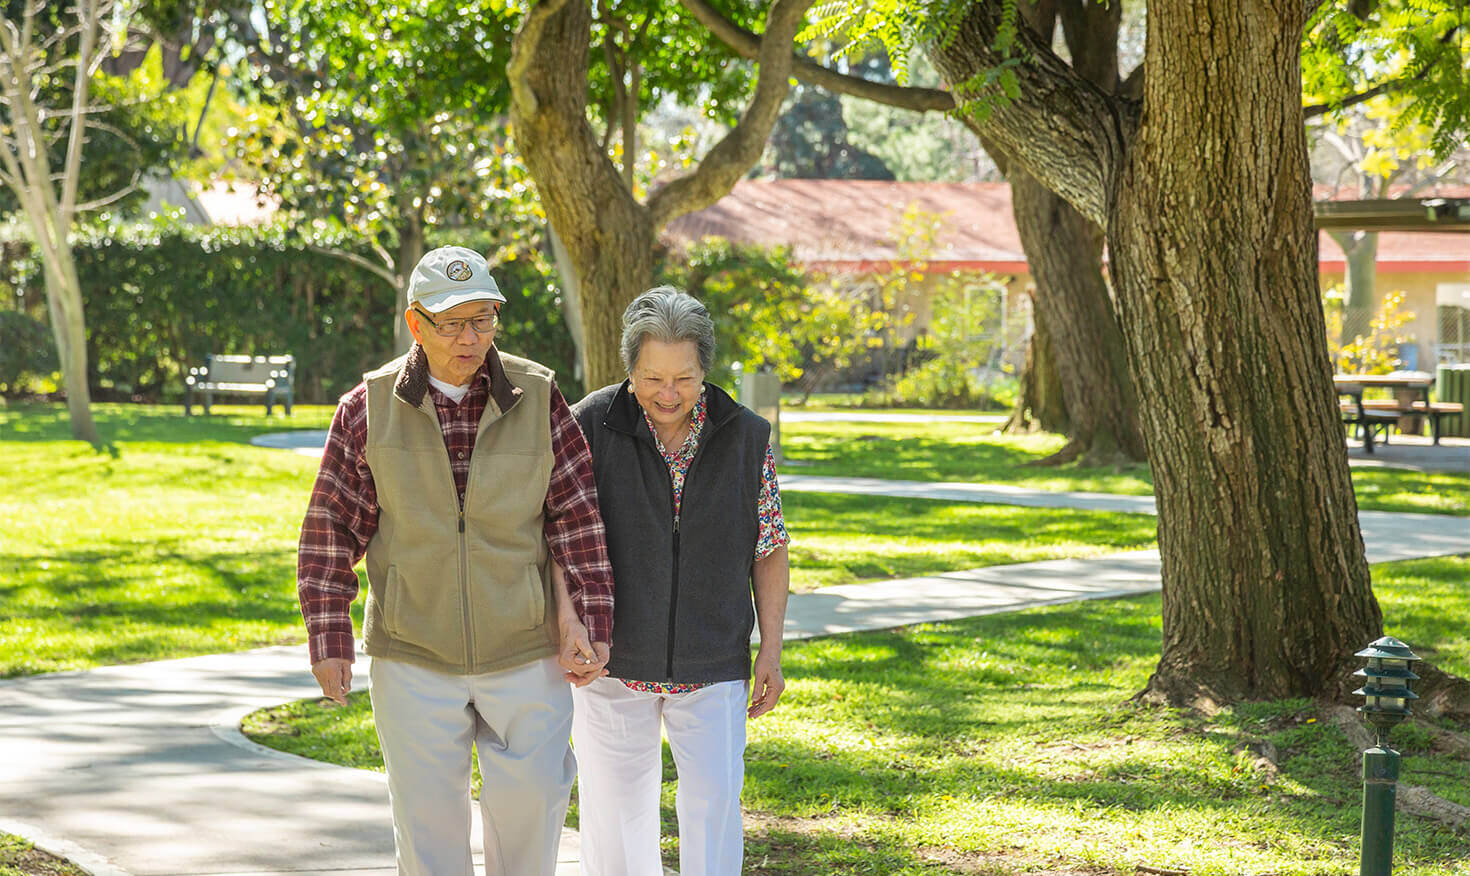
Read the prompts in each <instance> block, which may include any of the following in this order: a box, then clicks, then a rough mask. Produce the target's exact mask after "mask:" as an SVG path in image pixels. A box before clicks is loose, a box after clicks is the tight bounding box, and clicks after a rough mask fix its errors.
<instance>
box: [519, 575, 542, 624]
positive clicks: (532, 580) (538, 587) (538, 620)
mask: <svg viewBox="0 0 1470 876" xmlns="http://www.w3.org/2000/svg"><path fill="white" fill-rule="evenodd" d="M524 587H525V591H524V592H525V594H526V596H527V597H528V600H527V609H528V611H527V614H526V626H525V629H528V630H534V629H535V628H537V627H539V626H541V624H542V623H543V622H544V621H545V620H546V590H545V587H544V586H543V585H542V583H541V570H540V569H538V568H537V567H535V566H527V567H526V576H525V585H524Z"/></svg>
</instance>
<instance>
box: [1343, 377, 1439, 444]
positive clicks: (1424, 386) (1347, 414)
mask: <svg viewBox="0 0 1470 876" xmlns="http://www.w3.org/2000/svg"><path fill="white" fill-rule="evenodd" d="M1332 384H1333V386H1334V387H1335V388H1336V389H1337V394H1338V407H1339V410H1340V411H1341V413H1342V419H1343V422H1344V423H1347V424H1349V425H1354V426H1357V427H1358V434H1359V435H1360V436H1361V437H1362V440H1363V450H1364V452H1366V453H1372V452H1373V441H1374V438H1375V437H1377V436H1378V435H1380V434H1381V435H1382V436H1383V439H1382V440H1383V443H1384V444H1387V443H1388V430H1389V429H1391V428H1394V427H1398V428H1399V430H1400V431H1403V427H1404V424H1405V421H1406V420H1409V419H1410V418H1419V417H1423V418H1424V419H1427V420H1428V421H1429V431H1430V434H1431V435H1432V436H1433V439H1434V443H1435V444H1439V433H1440V427H1441V422H1440V421H1441V420H1443V419H1444V418H1445V417H1450V416H1455V415H1458V414H1461V413H1463V412H1464V410H1465V406H1464V405H1463V404H1461V403H1459V402H1436V401H1433V400H1432V399H1431V398H1430V395H1429V391H1430V389H1431V387H1433V386H1434V377H1433V375H1430V374H1427V373H1425V372H1422V371H1408V372H1397V373H1394V374H1335V375H1333V377H1332ZM1370 387H1382V388H1388V389H1392V390H1394V395H1395V397H1394V398H1392V399H1367V400H1364V398H1363V391H1364V390H1365V389H1368V388H1370ZM1418 428H1419V427H1418V426H1417V425H1415V426H1414V430H1415V432H1414V434H1418Z"/></svg>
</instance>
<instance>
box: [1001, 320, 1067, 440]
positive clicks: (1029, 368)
mask: <svg viewBox="0 0 1470 876" xmlns="http://www.w3.org/2000/svg"><path fill="white" fill-rule="evenodd" d="M1071 427H1072V425H1071V423H1070V422H1069V421H1068V420H1067V403H1066V401H1065V400H1064V399H1063V397H1062V381H1061V378H1060V377H1058V376H1057V366H1056V359H1055V357H1054V356H1053V355H1052V349H1051V340H1050V332H1049V330H1048V329H1047V323H1046V317H1045V316H1044V315H1043V314H1042V311H1041V308H1039V307H1037V306H1036V295H1035V293H1032V295H1031V341H1030V343H1028V344H1027V345H1026V362H1025V364H1024V365H1022V366H1021V377H1020V389H1019V392H1018V393H1017V395H1016V407H1015V409H1014V410H1012V411H1011V418H1010V419H1009V420H1007V421H1006V424H1005V427H1004V428H1003V430H1002V431H1005V432H1012V433H1020V434H1026V433H1030V432H1038V431H1041V432H1055V433H1057V434H1058V435H1065V434H1067V432H1068V430H1070V429H1071Z"/></svg>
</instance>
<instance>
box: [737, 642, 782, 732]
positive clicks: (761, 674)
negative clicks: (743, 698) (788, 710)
mask: <svg viewBox="0 0 1470 876" xmlns="http://www.w3.org/2000/svg"><path fill="white" fill-rule="evenodd" d="M784 690H786V679H784V678H782V677H781V651H780V649H779V648H778V649H775V650H774V651H771V650H767V649H766V646H765V645H761V649H760V650H759V651H757V652H756V655H755V675H754V678H752V679H751V682H750V708H749V709H748V710H747V711H746V713H745V714H746V716H747V717H750V718H759V717H760V716H761V715H764V714H765V713H766V712H769V711H770V710H772V709H774V708H776V701H777V700H779V699H781V692H782V691H784Z"/></svg>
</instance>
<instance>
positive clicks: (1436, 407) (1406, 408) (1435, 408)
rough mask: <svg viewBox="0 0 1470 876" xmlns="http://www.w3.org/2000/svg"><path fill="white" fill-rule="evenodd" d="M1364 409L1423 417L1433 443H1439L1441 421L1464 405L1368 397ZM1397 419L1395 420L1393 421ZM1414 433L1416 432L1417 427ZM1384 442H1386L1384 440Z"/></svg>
mask: <svg viewBox="0 0 1470 876" xmlns="http://www.w3.org/2000/svg"><path fill="white" fill-rule="evenodd" d="M1363 409H1364V410H1366V411H1374V412H1383V413H1391V414H1395V415H1396V416H1398V417H1400V418H1403V417H1423V418H1425V419H1426V420H1428V421H1429V433H1430V434H1431V435H1432V436H1434V443H1435V444H1438V443H1439V432H1440V427H1441V421H1442V420H1443V419H1444V418H1445V417H1453V416H1457V415H1459V414H1462V413H1464V412H1465V406H1464V405H1463V404H1461V403H1459V402H1425V401H1422V400H1418V399H1416V400H1414V401H1412V402H1409V403H1408V404H1407V405H1406V404H1404V403H1402V402H1398V401H1390V400H1381V399H1369V400H1367V401H1365V402H1363ZM1397 422H1398V421H1397V420H1395V423H1397ZM1415 434H1418V432H1417V427H1416V432H1415ZM1384 443H1387V441H1385V442H1384Z"/></svg>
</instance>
